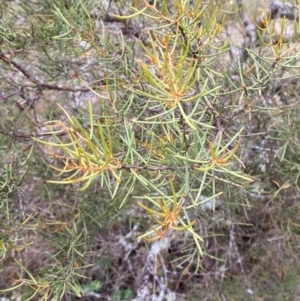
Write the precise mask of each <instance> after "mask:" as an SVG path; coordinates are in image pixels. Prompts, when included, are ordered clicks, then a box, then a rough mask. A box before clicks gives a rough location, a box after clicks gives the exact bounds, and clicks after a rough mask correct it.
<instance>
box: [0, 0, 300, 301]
mask: <svg viewBox="0 0 300 301" xmlns="http://www.w3.org/2000/svg"><path fill="white" fill-rule="evenodd" d="M241 3H242V1H236V5H233V6H232V4H229V3H228V1H215V0H209V1H205V2H203V1H200V0H196V1H182V0H176V1H167V0H163V1H156V0H154V1H152V2H151V3H150V2H147V1H132V6H129V5H128V3H127V2H124V1H108V3H104V2H103V3H102V2H100V3H98V2H97V1H92V0H88V1H82V0H74V1H65V2H63V1H56V0H47V1H41V2H39V1H28V2H26V3H19V2H17V1H10V2H6V3H5V5H6V7H5V8H4V5H2V4H0V6H1V14H2V17H3V21H2V23H1V25H0V26H1V27H0V38H1V41H0V42H1V45H0V63H1V66H2V67H3V70H5V72H7V74H8V75H7V76H5V75H4V74H2V73H1V74H0V75H1V78H2V80H3V83H2V88H3V91H4V96H5V97H6V98H7V100H8V101H7V102H3V103H4V105H5V108H4V110H3V112H1V113H0V114H1V117H3V118H2V120H6V125H4V122H3V121H0V123H1V127H2V129H1V135H3V141H4V142H3V143H4V144H6V145H9V146H10V148H7V149H4V150H3V162H1V165H0V196H1V197H2V199H3V203H2V204H1V208H0V209H1V211H0V214H1V217H2V216H3V217H5V220H6V221H5V222H3V225H1V227H2V228H3V229H2V231H1V240H0V250H1V257H3V260H4V259H5V258H7V256H8V255H9V254H10V253H13V252H17V253H18V259H15V260H12V259H13V255H12V257H11V265H12V266H14V269H15V272H12V273H11V276H10V277H11V278H12V279H13V281H12V285H11V286H10V287H9V288H7V286H5V288H4V289H2V292H4V293H7V294H8V293H14V292H19V294H20V295H22V294H23V296H22V297H24V298H26V299H27V300H29V299H39V300H49V299H51V300H62V299H63V298H64V297H65V296H72V297H73V296H74V297H75V296H76V297H82V296H84V295H86V296H87V295H88V294H89V293H94V292H95V291H96V293H95V294H97V293H98V292H99V291H108V293H107V295H106V297H108V296H109V298H111V299H112V300H120V299H123V300H131V299H132V298H133V297H134V296H135V292H134V289H135V288H134V287H135V286H134V284H133V283H130V284H129V283H128V282H127V280H126V281H125V280H124V282H123V283H122V281H121V280H120V281H119V282H118V285H116V284H115V283H113V284H109V285H107V286H106V282H109V281H110V280H109V275H114V277H115V278H116V279H123V277H121V275H120V274H121V273H124V270H122V268H119V265H120V266H122V267H123V268H124V266H126V268H127V271H129V274H130V275H131V277H133V276H134V277H135V278H141V279H149V278H151V279H152V278H153V279H154V280H153V283H154V284H153V286H154V288H153V287H152V289H153V294H152V295H153V296H154V297H153V298H155V295H156V296H158V295H159V293H157V292H156V291H155V287H156V286H157V287H159V286H160V288H162V287H165V288H166V290H165V293H166V294H167V293H168V292H171V290H172V289H174V290H175V289H176V288H178V286H179V284H178V283H180V281H181V279H182V278H183V277H185V276H189V277H191V278H192V277H193V276H196V277H198V276H199V275H202V274H201V273H202V271H205V270H206V271H210V270H213V269H214V273H215V275H221V274H222V273H223V275H222V276H218V277H220V278H222V279H224V273H225V270H229V273H230V272H231V271H232V270H233V269H234V268H233V266H234V265H238V266H239V267H240V269H241V273H242V274H244V266H243V263H242V260H241V258H247V256H248V255H249V254H251V255H249V258H250V259H249V262H248V263H249V265H251V264H253V265H254V264H255V262H256V261H257V260H258V259H257V254H255V252H254V253H251V252H252V248H253V246H252V245H259V244H260V243H261V242H260V240H259V238H258V237H257V236H259V235H258V233H259V232H260V231H261V230H260V229H261V228H262V227H263V226H264V227H265V228H264V229H266V230H265V231H266V233H269V231H271V229H280V230H278V231H280V233H279V234H278V233H276V235H275V234H274V236H276V237H277V236H278V237H283V242H284V245H285V246H287V247H288V248H290V249H293V248H295V249H297V244H296V243H295V239H296V238H298V237H299V225H300V221H299V220H298V219H299V218H298V216H297V214H295V212H298V210H296V209H298V205H297V203H292V204H291V205H287V204H286V203H285V202H292V201H291V200H294V199H297V197H296V196H297V195H298V191H299V183H298V182H299V174H300V173H299V168H298V157H297V152H298V150H299V145H300V143H298V142H299V141H298V140H299V139H298V136H299V124H298V117H297V116H298V113H299V110H298V103H297V93H296V92H295V91H296V90H297V88H298V83H297V81H293V80H292V78H294V77H296V76H298V73H299V71H298V68H299V62H298V61H299V55H298V52H297V49H298V47H299V45H298V33H297V31H298V28H297V26H298V25H297V24H298V23H297V22H296V20H292V21H291V20H289V18H290V17H289V16H288V15H287V14H286V18H285V17H284V18H282V19H281V20H280V24H278V20H277V19H276V20H275V18H274V16H273V15H274V14H273V15H272V13H271V12H269V13H264V14H262V16H258V17H257V18H256V19H255V22H253V21H251V18H248V19H247V14H246V13H245V12H244V11H243V5H241ZM125 4H126V5H125ZM286 9H289V7H286ZM238 14H239V16H238ZM233 15H234V16H235V18H236V19H237V20H238V19H239V18H240V19H241V21H242V22H244V25H241V24H240V23H238V22H236V24H233V22H232V21H231V20H228V19H230V17H228V16H233ZM19 19H20V20H22V22H21V21H20V22H19V21H18V20H19ZM279 19H280V18H279ZM286 19H287V20H286ZM294 19H296V17H295V18H294ZM288 21H291V22H293V24H294V29H293V30H292V33H291V31H288ZM242 22H241V23H242ZM247 22H248V23H247ZM276 22H277V23H276ZM111 23H114V25H113V24H111ZM116 24H118V25H117V29H116V27H115V25H116ZM246 24H248V25H249V26H246ZM238 32H242V33H243V35H244V37H240V40H239V39H235V38H234V36H235V35H238ZM11 68H13V69H11ZM16 74H17V75H16ZM290 83H291V84H290ZM282 87H283V88H282ZM287 87H290V89H291V91H288V92H286V91H287V89H286V88H287ZM15 95H16V96H17V97H19V98H21V99H22V100H23V101H22V103H20V102H19V101H18V102H16V100H15V99H14V96H15ZM278 98H279V99H278ZM4 118H5V119H4ZM287 124H288V125H289V127H287V126H286V125H287ZM7 137H9V139H10V140H7V141H9V142H7V141H5V139H8V138H7ZM1 139H2V138H1ZM23 144H24V145H25V147H24V148H21V149H22V151H19V148H20V145H23ZM7 150H9V151H8V154H9V155H7V154H6V156H4V153H5V151H6V152H7ZM19 156H21V158H19ZM36 181H37V183H35V182H36ZM60 184H64V185H60ZM32 187H33V188H32ZM26 191H28V194H29V195H30V196H28V194H27V196H26V197H23V196H22V193H24V192H26ZM31 194H33V195H31ZM263 202H265V203H263ZM16 203H17V204H19V205H18V206H17V207H16V208H15V207H14V206H15V204H16ZM262 204H263V205H262ZM270 204H272V208H273V209H272V210H274V211H276V212H279V210H280V214H279V213H278V214H273V216H276V218H274V219H273V218H271V217H269V211H268V210H269V209H268V206H271V205H270ZM264 205H265V207H264ZM262 207H263V209H261V208H262ZM293 207H295V208H296V209H295V210H292V209H291V208H293ZM15 210H17V211H18V213H19V215H18V216H17V215H15V213H14V212H15ZM252 210H253V211H252ZM255 210H256V211H255ZM272 210H271V211H272ZM261 212H263V213H264V214H262V221H258V220H257V219H256V218H255V217H256V215H258V216H260V214H261ZM293 212H294V213H293ZM16 216H17V217H16ZM251 231H253V232H251ZM37 237H38V238H37ZM249 237H251V239H253V240H254V242H253V243H249V244H248V242H247V241H248V239H249V240H250V238H249ZM243 241H244V243H243ZM31 243H32V244H31ZM39 245H40V246H41V248H42V249H43V250H42V252H37V253H40V256H41V257H40V258H39V261H40V262H41V263H43V264H44V266H43V268H40V269H38V271H35V269H34V268H33V267H28V266H30V265H29V264H28V265H27V264H26V262H27V260H26V256H25V252H23V251H25V250H26V251H28V252H30V251H32V252H33V251H34V250H36V249H38V246H39ZM245 248H250V249H251V250H250V251H249V253H247V251H245V254H247V255H243V256H241V254H240V253H241V252H242V251H244V249H245ZM270 248H271V247H270ZM45 249H46V251H45ZM48 249H49V250H48ZM106 249H107V250H106ZM167 249H169V250H170V251H169V253H168V254H165V253H166V252H165V251H166V250H167ZM38 250H39V249H38ZM145 250H146V251H145ZM172 250H174V251H172ZM255 251H256V252H258V250H257V249H255ZM268 251H270V250H268ZM268 251H266V250H263V252H262V254H264V256H266V258H268V256H269V255H270V254H271V253H272V252H271V251H270V253H268ZM135 252H140V253H139V254H142V255H137V256H136V257H137V258H139V256H143V257H142V259H139V260H133V259H132V258H131V256H132V254H133V253H135ZM146 253H147V254H146ZM153 254H154V255H155V256H154V255H153ZM152 256H154V257H155V260H154V261H155V262H154V261H153V258H152ZM98 257H101V260H100V261H99V260H98V259H97V258H98ZM163 257H164V258H165V260H164V259H163ZM245 260H246V259H245ZM140 261H141V262H142V263H143V264H142V265H141V264H140ZM233 261H235V264H233ZM99 262H100V263H99ZM103 262H106V263H107V264H104V263H103ZM132 262H134V266H132ZM92 264H94V265H92ZM1 268H2V267H1ZM95 269H96V271H97V272H94V270H95ZM91 270H92V271H93V272H91ZM102 270H104V271H102ZM136 270H138V271H139V274H138V272H136ZM140 271H142V272H140ZM166 271H171V272H172V273H169V274H172V275H173V274H174V275H178V276H174V279H172V277H173V276H170V275H168V273H167V272H166ZM140 273H144V274H145V273H149V275H146V276H148V278H147V277H145V275H142V276H141V275H140ZM160 273H161V274H162V275H160ZM95 274H96V276H95ZM279 274H280V273H279ZM260 276H261V278H263V276H262V275H260ZM164 277H165V278H164ZM295 277H296V276H295ZM91 279H92V280H91ZM161 279H165V283H162V282H163V281H162V280H161ZM242 281H243V280H242V279H241V278H238V279H237V280H236V283H235V282H232V283H233V285H232V290H231V291H230V289H228V290H227V291H226V292H225V293H224V294H222V296H226V297H224V298H225V299H226V298H231V296H232V295H233V294H234V293H236V294H238V295H236V296H244V292H240V291H238V290H237V289H236V286H240V285H241V284H240V282H242ZM131 282H132V281H131ZM145 283H146V282H145V281H141V283H138V284H135V285H138V286H139V289H138V291H139V292H138V294H142V292H143V290H144V291H147V290H148V291H149V289H146V288H143V289H142V285H145ZM173 283H174V285H173ZM146 284H147V283H146ZM187 285H188V284H187ZM196 286H197V285H196ZM107 287H109V289H107ZM245 287H246V286H245ZM222 290H224V288H222ZM22 291H24V293H22ZM190 291H191V292H192V291H193V290H192V289H191V290H190ZM227 293H228V294H227ZM16 294H17V293H16ZM196 295H197V294H196ZM99 296H100V295H99ZM99 296H98V297H99ZM143 296H144V295H143ZM193 297H194V295H193V294H192V293H191V296H190V298H191V299H192V298H193ZM70 298H71V297H70ZM99 298H100V297H99ZM137 298H142V297H140V295H138V297H137ZM203 298H205V296H203ZM211 298H216V295H215V294H214V293H212V295H211ZM224 298H223V299H224ZM138 300H141V299H138ZM153 300H156V299H153Z"/></svg>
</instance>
